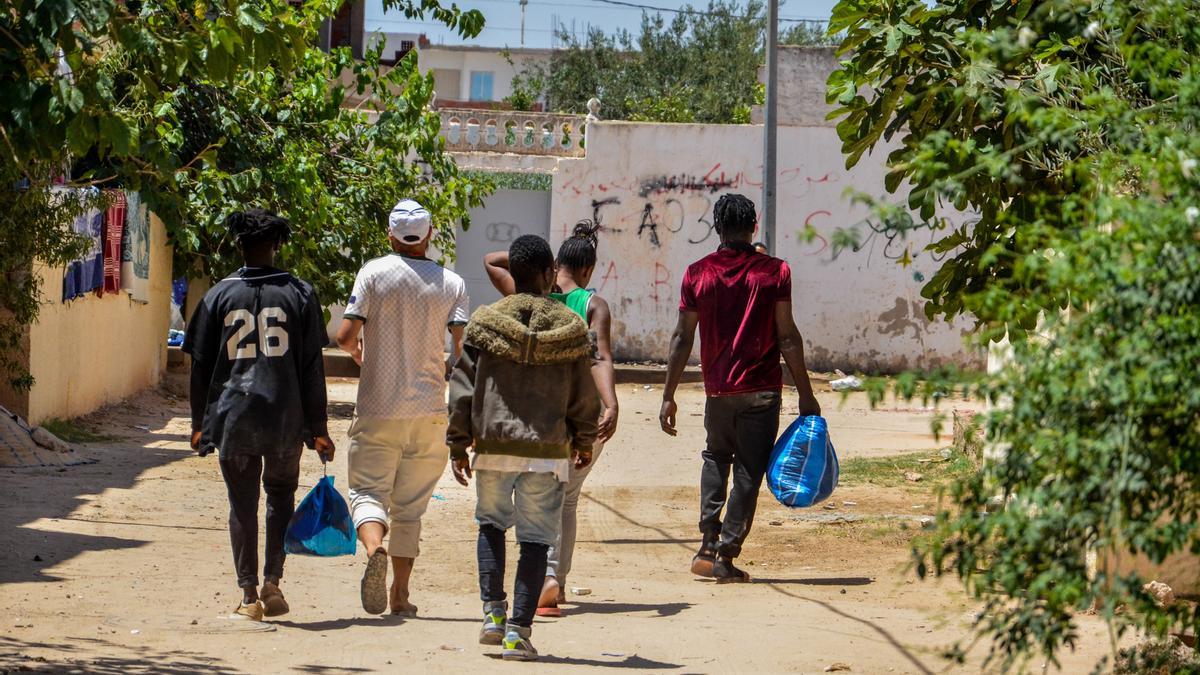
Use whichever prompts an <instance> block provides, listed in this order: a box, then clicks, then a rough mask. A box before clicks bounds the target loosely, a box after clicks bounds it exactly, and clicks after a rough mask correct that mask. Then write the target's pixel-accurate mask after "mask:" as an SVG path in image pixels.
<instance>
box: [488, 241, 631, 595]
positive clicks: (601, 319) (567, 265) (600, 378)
mask: <svg viewBox="0 0 1200 675" xmlns="http://www.w3.org/2000/svg"><path fill="white" fill-rule="evenodd" d="M599 229H600V228H599V227H598V226H596V225H593V224H592V222H591V221H590V220H581V221H579V222H578V223H577V224H576V225H575V230H574V232H573V233H572V235H571V236H570V237H568V238H567V239H566V241H564V242H563V243H562V246H560V247H559V249H558V258H557V259H556V260H555V271H556V274H557V278H556V280H555V287H554V291H553V292H552V293H551V294H550V297H552V298H554V299H555V300H558V301H559V302H561V303H563V304H565V305H566V306H567V307H568V308H570V309H571V310H572V311H574V312H575V313H576V314H578V315H579V316H581V317H583V320H584V321H585V322H587V325H588V328H589V329H590V330H591V331H593V332H595V334H596V362H595V364H594V365H593V366H592V378H593V379H594V380H595V381H596V391H597V393H599V395H600V401H601V403H603V404H604V412H603V414H602V415H601V416H600V422H599V429H598V436H597V439H596V444H595V445H594V446H593V448H592V462H591V463H590V464H588V465H587V466H585V467H583V468H582V469H576V468H575V467H574V466H572V467H571V476H570V480H569V481H568V482H567V486H566V490H565V491H564V492H565V493H564V496H563V509H562V529H561V532H560V534H559V539H558V545H556V546H553V547H551V549H550V552H549V555H548V560H547V563H548V565H547V568H546V583H545V586H543V588H542V597H541V598H540V599H539V600H538V614H539V615H541V616H560V615H561V612H560V610H559V609H558V603H560V602H564V601H565V599H566V596H565V593H564V589H565V588H566V579H567V573H569V572H570V571H571V559H572V557H573V554H574V551H575V532H576V511H577V509H578V506H579V495H580V493H581V491H582V490H583V481H584V480H585V479H586V478H587V476H588V473H590V472H591V470H592V467H593V466H595V465H596V460H597V459H599V458H600V452H601V451H602V450H603V449H604V442H605V441H607V440H608V439H610V438H612V436H613V434H614V433H616V431H617V386H616V381H615V378H614V372H613V358H612V335H611V331H610V326H611V324H612V314H611V313H610V312H609V308H608V302H606V301H605V300H604V298H601V297H600V296H599V295H596V293H595V292H594V291H590V290H588V288H587V285H588V282H590V281H591V279H592V272H593V271H594V270H595V269H596V246H597V243H598V239H597V236H596V232H597V230H599ZM483 260H484V266H485V267H486V268H487V273H488V278H489V279H491V281H492V285H493V286H495V287H496V290H498V291H500V292H501V293H503V294H504V295H512V294H513V293H514V292H515V286H514V284H513V279H512V275H510V274H509V273H508V252H507V251H497V252H495V253H489V254H487V256H485V257H484V259H483Z"/></svg>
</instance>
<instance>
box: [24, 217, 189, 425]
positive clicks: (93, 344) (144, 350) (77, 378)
mask: <svg viewBox="0 0 1200 675" xmlns="http://www.w3.org/2000/svg"><path fill="white" fill-rule="evenodd" d="M36 272H37V274H38V275H39V276H40V277H41V280H42V292H43V294H44V297H45V298H48V299H49V302H48V303H47V304H45V305H42V308H41V311H40V313H39V314H38V320H37V323H35V324H34V325H33V326H31V327H30V332H29V371H30V372H31V373H32V374H33V376H34V378H35V379H36V382H35V383H34V385H33V390H32V391H31V392H30V393H29V414H28V418H29V422H30V423H31V424H38V423H40V422H41V421H43V420H45V419H48V418H52V417H63V418H66V417H75V416H77V415H83V414H86V413H89V412H92V411H93V410H96V409H97V408H100V407H101V406H104V405H107V404H110V403H115V402H117V401H120V400H122V399H124V398H127V397H129V396H132V395H133V394H136V393H137V392H139V391H141V390H143V389H146V388H148V387H152V386H155V385H157V384H158V383H159V382H160V381H161V379H162V375H163V373H164V372H165V371H166V368H167V329H168V328H169V327H170V318H171V248H170V246H169V245H168V244H167V233H166V230H165V229H164V227H163V224H162V221H161V220H159V219H158V217H157V216H154V215H151V216H150V302H149V303H146V304H143V303H139V302H135V301H134V300H133V299H132V298H130V297H129V294H128V293H126V292H124V291H122V292H119V293H105V294H104V297H102V298H98V297H96V296H95V294H88V295H87V296H85V297H82V298H77V299H75V300H72V301H71V302H68V303H63V302H62V301H61V298H62V285H63V270H62V268H50V267H46V266H43V265H39V266H38V267H37V270H36Z"/></svg>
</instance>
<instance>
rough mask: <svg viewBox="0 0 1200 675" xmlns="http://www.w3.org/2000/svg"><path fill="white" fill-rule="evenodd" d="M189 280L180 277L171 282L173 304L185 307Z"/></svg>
mask: <svg viewBox="0 0 1200 675" xmlns="http://www.w3.org/2000/svg"><path fill="white" fill-rule="evenodd" d="M187 287H188V282H187V279H185V278H183V277H180V278H178V279H176V280H175V281H172V282H171V302H173V303H175V304H176V305H178V306H180V307H183V301H184V299H185V298H186V297H187Z"/></svg>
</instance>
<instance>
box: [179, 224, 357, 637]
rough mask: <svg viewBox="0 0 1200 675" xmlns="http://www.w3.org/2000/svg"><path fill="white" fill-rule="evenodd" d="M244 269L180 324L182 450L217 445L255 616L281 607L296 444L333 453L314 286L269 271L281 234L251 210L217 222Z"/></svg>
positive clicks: (246, 601) (237, 560)
mask: <svg viewBox="0 0 1200 675" xmlns="http://www.w3.org/2000/svg"><path fill="white" fill-rule="evenodd" d="M226 225H227V226H228V227H229V230H230V234H231V235H232V237H233V238H234V239H235V240H236V241H237V242H238V246H240V247H241V249H242V255H243V259H244V261H245V266H244V267H242V268H241V269H240V270H238V271H236V272H234V273H233V274H232V275H230V276H228V277H226V278H225V279H222V280H221V281H219V282H217V283H216V285H214V286H213V288H212V289H211V290H210V291H209V292H208V293H207V294H206V295H205V296H204V299H203V300H202V301H201V302H200V304H199V305H198V306H197V307H196V312H195V314H194V315H193V316H192V320H191V321H189V322H188V327H187V336H186V338H185V339H184V343H183V351H185V352H187V353H188V354H190V355H191V357H192V384H191V403H192V448H194V449H196V450H198V451H199V452H200V455H201V456H204V455H207V454H209V453H210V452H212V451H213V450H216V451H217V453H218V456H219V458H220V464H221V475H222V476H223V477H224V478H225V485H226V487H227V488H228V491H229V537H230V542H231V544H232V546H233V561H234V567H235V568H236V569H237V575H238V587H239V588H241V590H242V601H241V604H240V605H239V606H238V608H237V610H236V615H238V616H242V617H245V618H248V619H252V620H254V621H261V620H262V618H263V616H264V614H265V615H266V616H279V615H281V614H286V613H287V611H288V605H287V601H286V600H284V597H283V593H282V592H280V590H279V579H280V577H281V576H283V561H284V550H283V539H284V535H285V534H286V532H287V526H288V522H289V521H290V520H291V518H292V513H293V511H294V510H295V497H296V487H297V483H298V481H299V476H300V454H301V450H302V447H303V445H304V444H306V443H307V444H308V445H309V447H315V449H316V450H317V452H318V453H319V454H320V455H321V459H322V460H323V461H329V460H331V459H333V452H334V445H333V441H331V440H330V439H329V431H328V428H327V425H326V421H327V420H326V411H325V405H326V398H325V367H324V362H323V359H322V353H321V349H322V347H324V346H325V344H326V342H328V337H327V335H326V333H325V322H324V319H323V312H322V308H321V303H320V302H318V300H317V296H316V293H314V292H313V289H312V286H310V285H309V284H307V283H305V282H303V281H301V280H299V279H297V278H295V277H293V276H292V275H291V274H289V273H288V272H285V271H283V270H280V269H276V268H275V267H274V263H275V254H276V253H277V252H278V251H279V248H280V246H282V245H283V243H284V242H285V241H287V238H288V235H289V234H290V232H291V230H290V227H289V226H288V222H287V221H286V220H284V219H283V218H281V217H279V216H277V215H275V214H274V213H271V212H269V211H263V210H261V209H251V210H250V211H246V212H237V213H234V214H233V215H231V216H230V217H229V218H228V220H227V221H226ZM260 479H261V481H262V485H263V488H264V489H265V491H266V493H267V516H266V530H267V533H266V534H267V542H266V560H265V564H264V565H263V577H264V579H263V585H262V592H261V593H260V592H259V590H258V581H259V579H258V573H257V569H256V568H257V566H258V498H259V487H258V485H259V481H260Z"/></svg>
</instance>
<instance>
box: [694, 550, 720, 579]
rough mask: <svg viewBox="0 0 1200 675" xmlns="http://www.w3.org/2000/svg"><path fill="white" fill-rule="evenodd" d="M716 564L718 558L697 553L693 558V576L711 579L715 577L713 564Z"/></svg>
mask: <svg viewBox="0 0 1200 675" xmlns="http://www.w3.org/2000/svg"><path fill="white" fill-rule="evenodd" d="M716 562H717V557H716V556H713V555H705V554H703V553H697V554H696V555H694V556H692V574H695V575H696V576H698V577H711V576H712V575H713V564H714V563H716Z"/></svg>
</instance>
